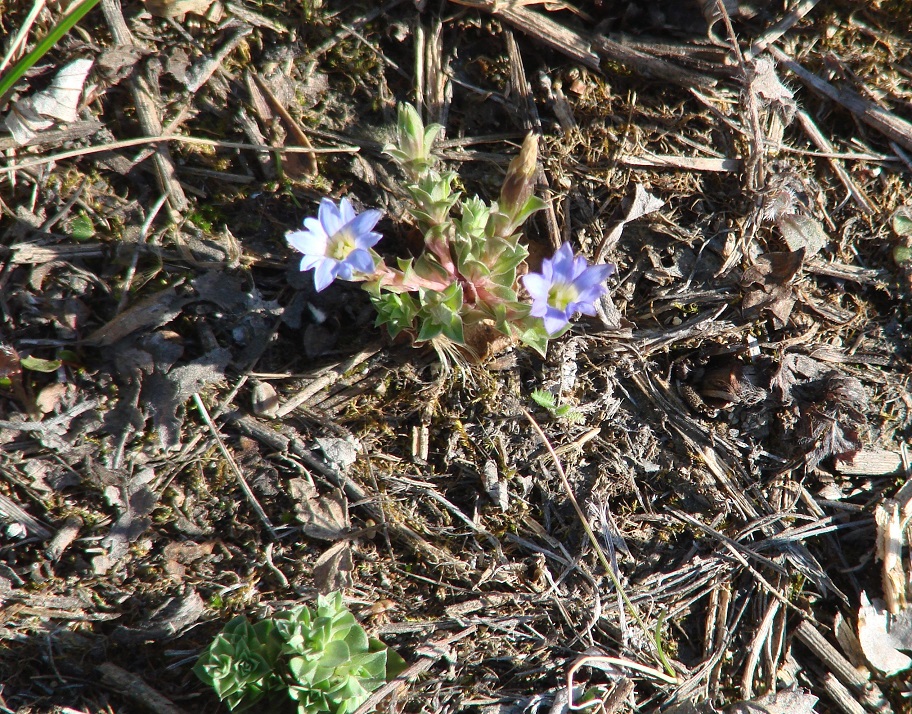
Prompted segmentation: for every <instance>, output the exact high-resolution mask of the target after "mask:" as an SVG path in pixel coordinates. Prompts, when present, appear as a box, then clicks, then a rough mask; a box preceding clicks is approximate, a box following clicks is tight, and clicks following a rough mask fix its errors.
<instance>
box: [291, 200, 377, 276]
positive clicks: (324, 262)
mask: <svg viewBox="0 0 912 714" xmlns="http://www.w3.org/2000/svg"><path fill="white" fill-rule="evenodd" d="M382 215H383V214H382V213H381V212H380V211H377V210H375V209H371V210H368V211H364V212H363V213H360V214H358V213H355V209H354V208H352V205H351V201H349V200H348V199H347V198H343V199H342V200H341V201H339V205H338V206H336V204H335V203H333V202H332V201H331V200H330V199H328V198H324V199H323V200H322V201H320V208H319V209H318V210H317V217H316V218H305V219H304V230H303V231H292V232H290V233H287V234H285V240H287V241H288V244H289V245H290V246H291V247H292V248H294V249H295V250H297V251H299V252H301V253H303V254H304V257H303V258H301V270H310V269H313V271H314V287H316V289H317V291H320V290H323V288H325V287H326V286H327V285H329V284H330V283H331V282H332V281H333V280H335V279H336V278H342V280H351V279H352V278H353V277H354V275H355V273H362V274H370V273H373V272H374V267H375V266H374V258H373V256H372V255H371V252H370V249H371V248H372V247H373V246H374V245H375V244H376V243H377V241H379V240H380V239H381V238H382V237H383V236H381V235H380V234H379V233H375V232H374V231H373V230H372V229H373V227H374V226H375V225H377V221H379V220H380V217H381V216H382Z"/></svg>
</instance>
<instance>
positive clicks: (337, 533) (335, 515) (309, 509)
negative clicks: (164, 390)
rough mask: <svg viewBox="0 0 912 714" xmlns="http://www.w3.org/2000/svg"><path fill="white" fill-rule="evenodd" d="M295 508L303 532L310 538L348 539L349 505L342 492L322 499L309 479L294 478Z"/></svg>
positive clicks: (292, 482)
mask: <svg viewBox="0 0 912 714" xmlns="http://www.w3.org/2000/svg"><path fill="white" fill-rule="evenodd" d="M289 488H290V490H291V497H292V498H294V499H295V500H296V501H297V503H296V504H295V516H296V517H297V519H298V520H299V521H300V522H301V523H303V524H304V525H303V526H302V528H301V530H303V531H304V533H305V534H306V535H308V536H310V537H311V538H319V539H320V540H339V539H340V538H344V537H346V535H347V534H348V531H349V530H350V527H351V524H350V522H349V519H348V501H347V500H346V499H345V495H344V494H343V493H342V491H340V490H339V489H335V490H334V491H332V492H331V493H330V494H329V495H327V496H321V495H320V494H319V492H318V491H317V489H316V487H315V486H314V485H313V484H312V483H311V482H310V481H308V480H307V479H302V478H295V479H291V481H290V482H289Z"/></svg>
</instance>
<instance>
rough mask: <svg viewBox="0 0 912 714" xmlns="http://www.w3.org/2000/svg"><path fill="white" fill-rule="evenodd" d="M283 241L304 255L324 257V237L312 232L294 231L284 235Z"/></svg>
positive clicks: (325, 242)
mask: <svg viewBox="0 0 912 714" xmlns="http://www.w3.org/2000/svg"><path fill="white" fill-rule="evenodd" d="M285 240H286V241H288V245H290V246H291V247H292V248H294V249H295V250H297V251H299V252H301V253H303V254H304V255H318V256H321V257H322V256H324V255H326V244H327V241H326V236H324V235H320V234H318V233H314V232H312V231H294V232H292V233H286V234H285Z"/></svg>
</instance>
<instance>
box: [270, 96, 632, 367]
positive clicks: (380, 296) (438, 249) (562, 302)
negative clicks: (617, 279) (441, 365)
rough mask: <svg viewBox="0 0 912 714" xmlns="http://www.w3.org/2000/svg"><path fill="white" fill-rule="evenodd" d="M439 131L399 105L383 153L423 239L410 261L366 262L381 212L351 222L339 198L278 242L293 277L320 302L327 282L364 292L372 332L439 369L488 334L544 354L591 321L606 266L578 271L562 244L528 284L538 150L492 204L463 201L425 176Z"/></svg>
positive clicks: (529, 150) (580, 266) (376, 257)
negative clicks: (372, 316) (430, 355)
mask: <svg viewBox="0 0 912 714" xmlns="http://www.w3.org/2000/svg"><path fill="white" fill-rule="evenodd" d="M442 128H443V127H441V126H440V125H438V124H431V125H430V126H425V125H424V123H423V122H422V121H421V118H420V116H419V114H418V111H417V110H416V109H415V108H414V107H412V106H410V105H408V104H402V105H400V107H399V120H398V124H397V131H396V143H395V144H391V145H390V146H388V147H386V150H385V153H386V154H387V155H388V156H390V157H391V158H392V159H393V161H394V162H395V163H396V164H398V166H399V168H400V170H401V171H402V173H403V174H404V177H405V182H404V188H405V191H406V192H407V193H408V197H409V199H410V203H411V206H410V207H409V209H408V210H409V213H410V214H411V218H412V222H413V223H414V225H415V226H416V227H417V228H418V229H419V230H420V231H421V233H422V234H423V235H424V250H423V251H422V252H421V253H420V254H419V255H417V256H416V257H413V258H408V259H402V258H400V259H398V260H397V261H396V264H395V265H391V264H387V262H386V261H385V259H384V258H383V257H382V256H381V255H380V254H378V253H377V252H376V251H375V250H374V246H375V245H376V244H377V243H378V242H379V241H380V240H381V238H382V237H383V236H382V235H381V234H380V233H377V232H376V231H374V227H375V226H376V225H377V222H378V221H379V220H380V218H381V215H382V214H381V212H380V211H378V210H376V209H369V210H366V211H363V212H362V213H360V214H359V213H357V212H356V211H355V209H354V206H353V205H352V203H351V201H350V200H349V199H348V198H342V199H341V200H340V201H339V203H338V205H336V203H335V202H333V201H332V200H330V199H329V198H324V199H322V200H321V202H320V206H319V209H318V212H317V216H316V217H310V218H306V219H304V229H303V230H298V231H292V232H289V233H288V234H286V240H287V241H288V243H289V245H290V246H291V247H292V248H294V249H295V250H297V251H298V252H300V253H302V254H303V257H302V258H301V270H313V276H314V286H315V288H316V289H317V290H318V291H319V290H323V289H324V288H326V287H327V286H329V284H330V283H332V282H333V281H334V280H336V279H340V280H349V281H355V282H363V283H364V287H365V289H366V290H367V291H368V293H370V295H371V299H372V301H373V303H374V307H375V308H376V309H377V324H378V325H386V327H387V329H388V330H389V333H390V335H391V336H393V337H395V336H396V335H398V334H399V333H405V334H407V335H410V336H411V338H412V339H413V341H415V342H416V343H422V342H430V343H431V344H433V345H434V347H436V348H437V350H438V352H439V353H440V354H441V357H443V356H444V354H445V353H449V352H451V349H450V347H451V346H456V347H460V348H469V345H470V343H471V340H470V339H469V338H470V336H471V333H472V331H476V332H479V331H484V330H486V329H487V328H493V329H494V330H496V331H498V332H500V333H502V334H504V335H506V336H508V337H511V338H516V339H518V340H520V341H521V342H523V343H525V344H526V345H528V346H530V347H532V348H534V349H535V350H537V351H538V352H540V353H541V354H545V351H546V349H547V346H548V341H549V340H551V339H554V338H555V337H559V336H560V335H562V334H564V333H565V332H566V331H567V330H569V329H570V320H571V319H572V318H573V316H574V315H575V314H576V313H584V314H587V315H595V314H596V309H595V303H596V301H597V300H598V299H599V298H600V297H601V296H602V295H604V294H606V293H607V292H608V288H607V287H606V286H605V285H604V283H605V281H606V280H607V279H608V277H609V276H610V275H611V274H612V273H613V272H614V266H612V265H596V266H591V265H588V264H587V262H586V260H585V259H584V258H583V257H582V256H578V255H575V254H574V252H573V249H572V248H571V246H570V245H569V244H567V243H565V244H564V245H562V246H561V247H560V248H559V249H558V250H557V251H556V252H555V254H554V255H553V257H551V258H546V259H545V260H544V261H542V265H541V272H540V273H535V272H528V265H527V263H526V258H527V257H528V255H529V251H528V250H527V249H526V247H525V245H524V244H523V241H522V238H523V234H522V226H523V224H524V223H525V222H526V219H527V218H529V216H531V215H532V214H533V213H535V212H536V211H538V210H540V209H541V208H543V207H544V205H545V204H544V202H543V201H542V200H541V199H540V198H538V197H537V196H535V195H533V192H534V189H535V177H536V174H537V172H538V163H537V162H538V143H537V140H536V138H535V137H534V136H532V135H531V134H530V135H529V136H527V137H526V140H525V141H524V142H523V145H522V148H521V150H520V152H519V155H518V156H516V157H515V158H514V159H513V160H512V161H511V162H510V165H509V166H508V168H507V173H506V176H505V177H504V181H503V184H502V185H501V189H500V196H499V197H498V198H497V199H496V200H494V201H490V202H485V201H483V200H482V199H481V198H479V197H477V196H473V197H471V198H467V197H465V196H463V195H462V194H461V193H460V192H459V191H458V190H457V189H456V188H455V187H456V186H457V185H458V180H457V179H458V176H457V175H456V174H455V173H454V172H452V171H438V170H437V169H436V168H435V167H436V165H437V163H438V159H437V157H435V156H434V154H433V152H432V148H433V144H434V140H435V138H436V136H437V134H438V132H439V131H440V130H441V129H442ZM530 301H531V302H530ZM470 351H471V350H470Z"/></svg>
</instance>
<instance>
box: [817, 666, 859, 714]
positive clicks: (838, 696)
mask: <svg viewBox="0 0 912 714" xmlns="http://www.w3.org/2000/svg"><path fill="white" fill-rule="evenodd" d="M823 689H824V691H825V692H826V693H827V694H828V695H829V697H830V699H832V700H833V702H834V703H835V704H836V706H838V707H839V708H840V709H841V710H842V711H844V712H845V714H867V710H866V709H865V708H864V707H863V706H861V704H859V703H858V700H857V699H856V698H855V697H854V696H852V693H851V692H850V691H849V690H848V689H847V688H846V687H845V686H843V684H842V682H840V681H839V680H838V679H836V677H834V676H833V675H832V674H830V673H829V672H827V673H826V674H825V675H824V676H823Z"/></svg>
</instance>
